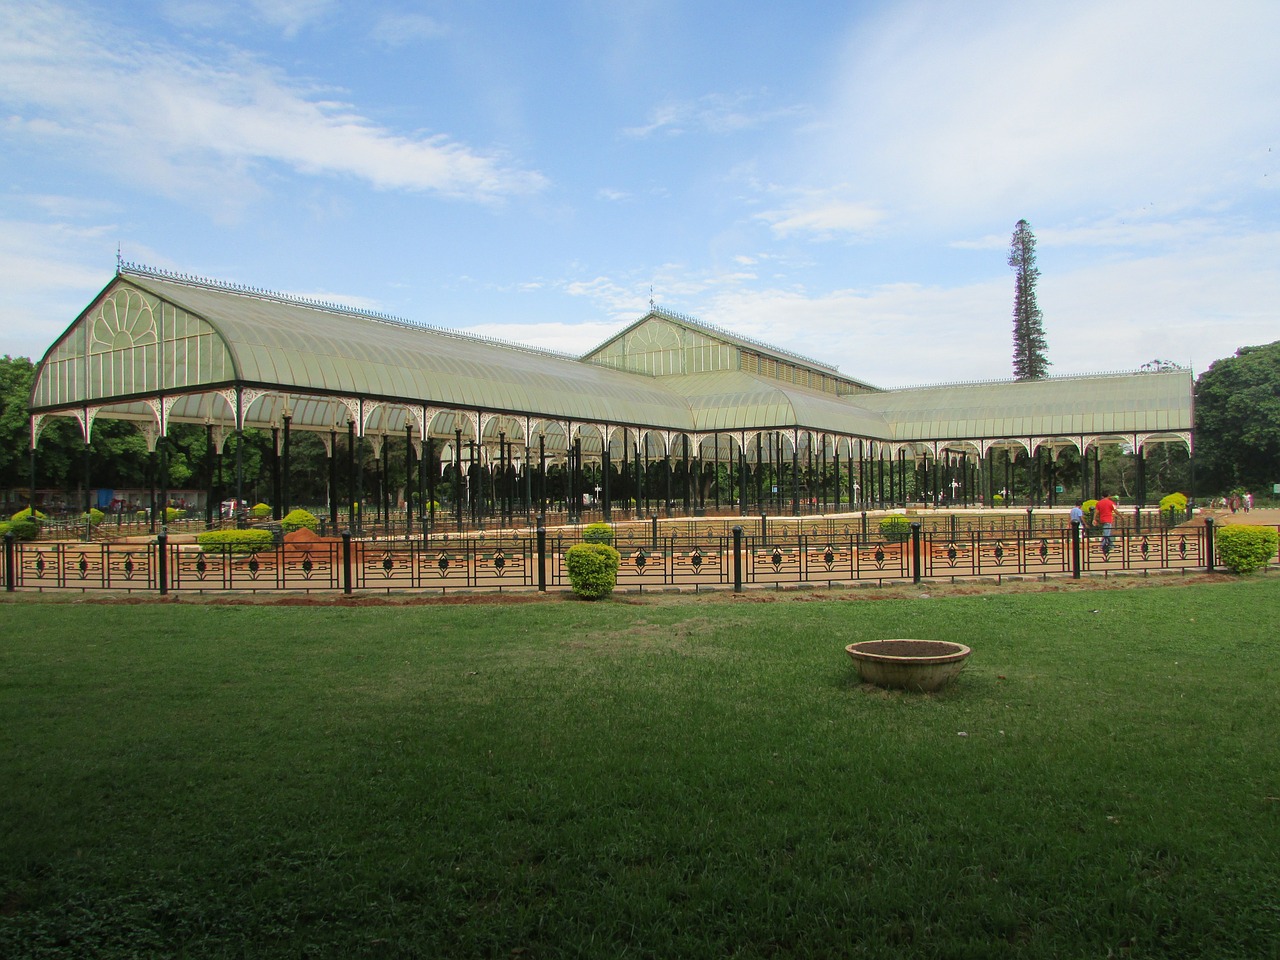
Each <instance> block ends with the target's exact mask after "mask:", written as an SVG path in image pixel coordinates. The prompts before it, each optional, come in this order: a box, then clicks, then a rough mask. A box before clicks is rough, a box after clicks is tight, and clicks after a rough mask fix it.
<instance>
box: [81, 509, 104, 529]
mask: <svg viewBox="0 0 1280 960" xmlns="http://www.w3.org/2000/svg"><path fill="white" fill-rule="evenodd" d="M87 518H88V520H89V526H91V527H96V526H97V525H98V524H100V523H101V522H102V521H103V520H105V519H106V518H107V515H106V514H105V513H103V512H102V511H101V510H99V509H98V508H97V507H90V508H89V513H88V515H87ZM80 519H81V520H82V521H83V520H85V519H86V515H85V514H83V513H82V514H80Z"/></svg>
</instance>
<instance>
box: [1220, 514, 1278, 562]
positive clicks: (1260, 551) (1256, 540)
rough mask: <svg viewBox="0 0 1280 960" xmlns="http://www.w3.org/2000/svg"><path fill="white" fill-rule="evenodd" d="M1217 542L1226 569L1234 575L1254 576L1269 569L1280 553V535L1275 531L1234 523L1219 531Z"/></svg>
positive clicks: (1271, 528)
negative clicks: (1262, 569) (1263, 568)
mask: <svg viewBox="0 0 1280 960" xmlns="http://www.w3.org/2000/svg"><path fill="white" fill-rule="evenodd" d="M1214 540H1215V542H1216V543H1217V544H1218V557H1219V559H1221V561H1222V565H1223V566H1224V567H1226V568H1227V569H1228V570H1230V571H1232V572H1233V573H1253V571H1255V570H1257V569H1258V568H1260V567H1265V566H1266V565H1267V564H1268V563H1270V562H1271V561H1272V560H1273V559H1274V558H1275V556H1276V551H1277V549H1280V533H1277V532H1276V529H1275V528H1274V527H1253V526H1249V525H1248V524H1243V523H1232V524H1228V525H1226V526H1223V527H1219V528H1218V532H1217V535H1216V536H1215V537H1214Z"/></svg>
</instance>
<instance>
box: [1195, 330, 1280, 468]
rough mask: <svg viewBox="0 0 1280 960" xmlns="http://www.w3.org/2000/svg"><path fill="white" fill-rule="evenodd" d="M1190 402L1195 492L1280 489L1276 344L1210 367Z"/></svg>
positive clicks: (1279, 358)
mask: <svg viewBox="0 0 1280 960" xmlns="http://www.w3.org/2000/svg"><path fill="white" fill-rule="evenodd" d="M1195 402H1196V435H1195V436H1196V463H1197V466H1198V468H1199V470H1200V475H1201V479H1202V483H1201V486H1203V487H1204V488H1205V489H1212V490H1215V491H1220V492H1226V491H1228V490H1233V489H1236V488H1240V487H1243V488H1245V489H1248V490H1258V491H1265V492H1270V490H1271V485H1272V484H1274V483H1280V340H1277V341H1275V342H1274V343H1269V344H1266V345H1265V346H1257V347H1241V348H1240V349H1239V350H1237V351H1236V352H1235V356H1232V357H1226V358H1224V359H1222V360H1216V361H1214V362H1213V363H1212V364H1210V365H1209V369H1208V370H1206V371H1205V372H1204V373H1202V374H1201V375H1200V377H1199V379H1198V380H1196V392H1195Z"/></svg>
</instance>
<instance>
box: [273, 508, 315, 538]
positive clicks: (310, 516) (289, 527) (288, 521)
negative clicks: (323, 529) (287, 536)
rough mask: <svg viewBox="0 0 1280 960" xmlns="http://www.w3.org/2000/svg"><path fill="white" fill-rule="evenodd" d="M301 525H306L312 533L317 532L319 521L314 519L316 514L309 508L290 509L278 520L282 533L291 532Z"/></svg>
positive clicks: (298, 528) (299, 528) (301, 526)
mask: <svg viewBox="0 0 1280 960" xmlns="http://www.w3.org/2000/svg"><path fill="white" fill-rule="evenodd" d="M303 527H306V528H307V529H308V530H310V531H311V532H312V533H317V532H319V530H320V521H319V520H317V519H316V515H315V514H314V513H312V512H311V511H310V510H303V509H302V508H301V507H299V508H298V509H297V510H290V511H289V512H288V513H287V514H285V516H284V518H283V519H282V520H281V521H280V530H281V532H283V533H293V532H294V531H295V530H301V529H302V528H303Z"/></svg>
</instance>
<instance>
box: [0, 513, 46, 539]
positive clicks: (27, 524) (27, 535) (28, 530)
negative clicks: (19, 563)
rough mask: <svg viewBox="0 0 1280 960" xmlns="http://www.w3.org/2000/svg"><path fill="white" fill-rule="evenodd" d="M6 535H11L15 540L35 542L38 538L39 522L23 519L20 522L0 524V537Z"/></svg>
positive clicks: (13, 521)
mask: <svg viewBox="0 0 1280 960" xmlns="http://www.w3.org/2000/svg"><path fill="white" fill-rule="evenodd" d="M6 533H11V534H13V539H15V540H24V541H25V540H35V539H36V538H37V537H39V536H40V521H39V520H31V519H30V518H27V517H23V518H22V519H21V520H8V521H5V522H4V523H0V537H2V536H4V535H5V534H6Z"/></svg>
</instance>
